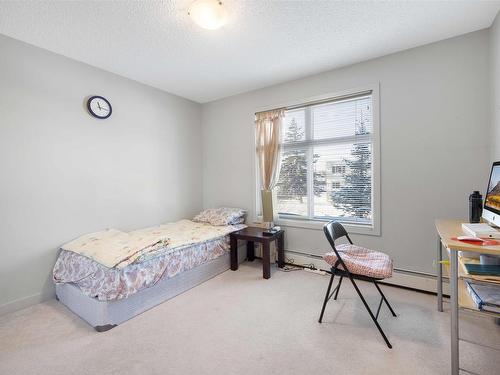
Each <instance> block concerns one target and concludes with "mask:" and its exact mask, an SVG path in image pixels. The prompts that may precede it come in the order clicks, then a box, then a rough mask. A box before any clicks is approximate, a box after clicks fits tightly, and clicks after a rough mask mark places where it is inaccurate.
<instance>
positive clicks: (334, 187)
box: [332, 181, 340, 190]
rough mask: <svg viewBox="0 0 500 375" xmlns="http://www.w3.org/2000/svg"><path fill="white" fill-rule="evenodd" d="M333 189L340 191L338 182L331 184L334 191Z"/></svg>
mask: <svg viewBox="0 0 500 375" xmlns="http://www.w3.org/2000/svg"><path fill="white" fill-rule="evenodd" d="M334 189H340V182H338V181H333V182H332V190H334Z"/></svg>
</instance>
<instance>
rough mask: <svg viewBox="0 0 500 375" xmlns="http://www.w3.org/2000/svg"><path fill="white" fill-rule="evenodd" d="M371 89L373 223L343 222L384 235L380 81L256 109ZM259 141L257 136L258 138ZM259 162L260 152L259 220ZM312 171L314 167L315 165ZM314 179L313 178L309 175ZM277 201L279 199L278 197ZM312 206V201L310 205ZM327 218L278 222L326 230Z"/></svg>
mask: <svg viewBox="0 0 500 375" xmlns="http://www.w3.org/2000/svg"><path fill="white" fill-rule="evenodd" d="M367 91H371V96H372V116H373V119H372V121H373V122H372V142H373V143H372V171H373V176H372V224H371V225H368V224H355V223H348V222H345V223H342V225H343V226H344V227H345V228H346V230H347V231H349V233H356V234H365V235H372V236H380V232H381V212H380V211H381V205H380V195H381V194H380V92H379V91H380V90H379V84H378V83H376V84H371V85H366V86H362V87H358V88H353V89H348V90H344V91H337V92H333V93H327V94H323V95H319V96H315V97H310V98H306V99H302V100H297V101H294V102H289V103H285V104H281V105H275V106H272V107H267V108H258V109H256V110H255V112H262V111H266V110H269V109H272V108H286V107H296V106H301V105H307V104H308V103H314V102H318V101H323V100H330V99H331V100H335V99H340V98H342V97H347V96H355V95H357V94H359V93H363V92H367ZM254 145H255V139H254ZM258 168H259V166H258V160H257V155H255V158H254V181H255V194H254V197H253V198H254V205H253V207H254V210H255V215H254V219H256V220H257V221H259V220H260V219H261V202H260V181H259V169H258ZM311 171H312V169H311ZM309 181H312V179H309ZM274 201H276V199H274ZM309 207H310V208H309V209H311V205H309ZM326 222H327V221H326V220H321V219H289V218H286V219H285V218H279V219H277V220H276V222H275V224H276V225H279V226H283V227H290V228H304V229H310V230H323V225H324V224H325V223H326Z"/></svg>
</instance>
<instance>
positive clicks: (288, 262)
mask: <svg viewBox="0 0 500 375" xmlns="http://www.w3.org/2000/svg"><path fill="white" fill-rule="evenodd" d="M276 267H278V264H277V263H276ZM304 268H308V269H310V270H313V271H316V270H318V268H316V267H315V266H314V264H313V263H308V264H295V260H294V259H291V258H285V267H283V268H279V267H278V270H280V271H282V272H291V271H300V270H303V269H304Z"/></svg>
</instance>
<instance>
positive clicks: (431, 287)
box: [285, 251, 449, 295]
mask: <svg viewBox="0 0 500 375" xmlns="http://www.w3.org/2000/svg"><path fill="white" fill-rule="evenodd" d="M285 259H286V260H287V262H290V263H292V262H293V264H301V265H307V264H314V266H315V267H316V268H320V269H323V270H329V269H330V268H331V266H330V265H328V263H326V262H325V261H324V260H323V259H320V258H315V257H311V256H308V255H306V254H299V253H297V252H295V251H285ZM384 283H386V284H393V285H397V286H403V287H406V288H413V289H418V290H422V291H426V292H432V293H436V292H437V284H436V276H434V275H426V274H422V273H418V272H411V271H403V270H398V269H395V270H394V273H393V276H392V277H391V278H390V279H385V280H384ZM443 293H445V294H448V295H449V288H448V283H447V282H445V283H443Z"/></svg>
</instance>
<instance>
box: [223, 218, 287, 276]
mask: <svg viewBox="0 0 500 375" xmlns="http://www.w3.org/2000/svg"><path fill="white" fill-rule="evenodd" d="M262 232H263V229H262V228H256V227H247V228H245V229H242V230H239V231H237V232H233V233H231V234H230V236H229V237H230V239H231V270H233V271H236V270H237V269H238V240H244V241H247V258H248V260H249V261H250V262H251V261H253V260H254V259H255V242H258V243H261V244H262V268H263V272H262V273H263V276H264V279H269V278H270V277H271V251H270V247H271V246H270V245H271V242H272V241H276V249H277V251H278V267H280V268H283V267H284V266H285V244H284V241H285V231H284V230H280V231H278V232H276V233H275V234H273V235H272V236H264V234H262Z"/></svg>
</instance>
